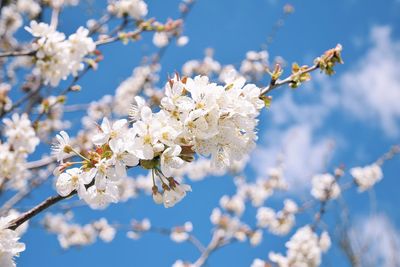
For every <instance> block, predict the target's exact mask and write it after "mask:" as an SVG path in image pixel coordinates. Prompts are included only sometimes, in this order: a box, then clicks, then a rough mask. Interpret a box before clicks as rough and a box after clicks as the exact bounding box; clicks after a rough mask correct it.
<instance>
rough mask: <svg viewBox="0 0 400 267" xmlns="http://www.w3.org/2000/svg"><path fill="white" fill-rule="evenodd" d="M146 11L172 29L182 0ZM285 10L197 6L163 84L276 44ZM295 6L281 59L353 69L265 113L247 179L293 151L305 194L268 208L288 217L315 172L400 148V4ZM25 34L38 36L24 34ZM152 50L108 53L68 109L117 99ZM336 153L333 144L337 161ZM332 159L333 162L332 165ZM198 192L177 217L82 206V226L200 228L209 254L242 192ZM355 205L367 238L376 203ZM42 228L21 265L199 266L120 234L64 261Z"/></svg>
mask: <svg viewBox="0 0 400 267" xmlns="http://www.w3.org/2000/svg"><path fill="white" fill-rule="evenodd" d="M88 2H93V3H94V2H96V3H95V4H94V5H93V6H91V7H92V8H93V10H94V14H95V16H100V8H101V7H104V4H105V3H106V1H88ZM147 3H148V5H149V15H148V17H156V18H157V19H159V20H161V21H163V20H165V19H166V18H167V17H172V18H176V17H177V16H178V11H177V6H178V4H179V1H177V0H164V1H155V0H149V1H147ZM285 3H286V2H283V1H279V0H275V1H273V0H247V1H244V0H241V1H240V0H219V1H216V0H198V3H197V4H196V6H195V7H194V9H193V11H192V13H191V14H190V15H189V17H188V19H187V22H186V24H185V34H187V35H188V36H189V38H190V42H189V44H188V45H187V46H186V47H183V48H177V47H175V46H174V45H172V47H171V49H169V50H168V52H167V54H166V55H165V57H164V58H163V59H162V62H161V63H162V65H163V68H162V70H161V72H160V80H161V81H165V79H166V77H167V76H168V74H171V73H173V72H174V71H176V70H178V71H179V70H180V69H181V66H182V64H183V63H184V62H186V61H188V60H190V59H201V58H202V57H203V55H204V49H205V48H207V47H212V48H214V50H215V58H216V59H217V60H218V61H220V62H221V63H222V64H235V65H239V64H240V62H241V60H242V59H243V58H244V56H245V53H246V51H248V50H257V49H259V48H260V46H261V44H262V43H264V42H265V40H266V37H267V36H268V34H269V33H270V31H271V27H272V25H273V24H274V23H275V21H276V20H277V19H278V18H279V16H280V15H281V12H282V7H283V5H284V4H285ZM290 3H291V4H293V5H294V7H295V13H294V14H292V15H291V16H290V17H289V18H288V19H287V20H286V21H285V25H284V27H283V28H282V29H281V30H280V31H279V32H278V34H277V36H276V39H275V41H274V42H273V43H272V44H271V45H270V49H269V51H268V52H269V54H270V57H271V58H273V57H275V56H282V57H283V58H284V59H285V60H286V61H287V62H289V63H290V62H293V61H297V62H299V63H300V64H311V62H312V60H313V58H314V57H316V56H318V55H319V54H321V53H322V52H323V51H325V50H327V49H329V48H332V47H334V46H335V45H336V44H337V43H341V44H342V45H343V47H344V51H343V58H344V61H345V64H344V65H342V66H338V67H337V74H336V75H334V76H333V77H330V78H327V77H323V76H322V75H318V74H316V75H315V79H314V80H313V81H312V82H310V83H309V84H307V85H306V86H304V87H301V88H299V89H297V90H290V89H289V88H287V87H284V88H281V89H279V90H276V92H274V93H273V96H274V100H273V104H272V107H271V109H270V110H268V111H265V112H263V114H262V115H261V124H260V133H259V136H260V140H259V146H258V148H257V149H256V151H255V152H254V153H253V155H252V159H253V160H252V162H253V163H251V164H250V166H249V168H248V169H247V174H248V176H249V177H250V179H251V178H252V177H253V178H255V177H257V175H262V174H263V173H265V171H266V166H273V162H275V159H276V156H277V153H279V152H280V151H281V150H282V147H283V146H285V148H286V153H287V156H286V168H287V173H286V175H287V178H288V180H289V182H290V183H291V184H292V187H293V189H294V188H295V189H294V190H293V191H292V192H291V193H288V194H282V195H278V196H277V197H276V198H275V199H272V200H269V201H268V202H267V205H269V206H272V207H273V208H280V207H281V199H282V197H287V196H292V197H294V198H295V199H297V200H298V201H301V200H302V199H309V198H310V197H311V196H310V195H309V184H310V181H309V180H310V176H311V175H312V174H313V173H317V172H323V171H332V169H333V168H334V167H335V166H338V165H339V164H341V163H344V164H345V165H346V167H352V166H358V165H366V164H369V163H372V162H373V161H374V160H376V159H377V158H378V157H379V156H380V155H382V154H383V153H384V152H386V151H387V150H388V149H389V147H390V145H392V144H395V143H396V142H397V143H398V142H399V136H400V108H399V107H400V105H398V103H397V102H398V99H399V97H400V75H398V74H399V67H400V63H399V62H400V27H399V25H400V2H399V1H395V0H393V1H392V0H384V1H373V0H363V1H361V0H351V1H345V0H341V1H327V0H325V1H321V0H309V1H300V0H297V1H296V0H293V1H291V2H290ZM88 10H89V9H88V4H87V3H84V4H83V5H82V7H75V8H68V9H67V10H65V12H64V13H63V14H62V19H61V21H60V26H59V30H61V31H64V32H66V33H71V32H73V31H75V29H76V28H77V27H79V26H80V25H81V24H83V21H85V19H87V17H86V16H89V15H90V12H89V11H88ZM78 14H79V16H78ZM81 14H84V16H81ZM21 36H27V35H24V34H22V33H21ZM150 40H151V39H150V36H147V37H145V38H144V39H143V41H141V42H138V43H135V44H129V45H128V46H123V45H122V44H120V43H117V44H112V45H110V46H107V47H102V48H101V50H102V52H103V54H104V56H105V59H104V61H103V62H102V63H101V64H100V67H99V69H98V70H97V71H96V72H93V73H89V74H88V75H87V76H85V78H84V79H82V81H81V83H80V85H81V86H82V87H83V90H82V92H81V93H79V95H78V94H77V95H72V96H71V97H70V98H69V100H68V101H69V102H70V103H87V102H90V101H92V100H96V99H99V98H100V97H101V96H102V95H104V94H110V93H112V92H113V91H114V90H115V88H116V87H117V86H118V84H119V83H120V82H121V81H123V80H124V79H125V78H126V77H128V76H129V75H130V74H131V72H132V68H134V67H135V66H137V65H138V64H139V63H140V58H141V57H142V56H143V55H145V54H148V53H149V52H151V51H154V50H155V48H154V47H153V45H152V44H151V42H150ZM396 100H397V101H396ZM70 120H71V121H72V122H73V123H78V122H79V120H80V115H79V114H74V115H71V118H70ZM330 144H334V149H333V150H332V151H330V150H329V145H330ZM325 158H328V159H329V160H328V163H327V164H325V163H324V159H325ZM256 162H257V164H256ZM259 162H262V163H263V164H262V166H260V164H259ZM399 164H400V159H399V158H396V159H394V160H392V161H390V162H388V163H387V164H385V165H384V169H383V170H384V179H383V180H382V181H381V182H380V183H379V184H378V185H377V186H376V187H375V189H374V194H375V195H376V199H377V208H378V213H377V214H375V215H374V216H375V218H380V219H378V220H375V221H376V223H377V224H379V223H381V222H382V221H383V222H384V223H385V225H384V226H385V227H383V228H382V229H386V230H387V229H389V228H390V229H391V230H392V231H391V232H390V234H392V235H395V236H397V237H396V238H397V239H398V240H400V213H399V212H396V203H398V202H399V200H400V197H399V194H398V186H399V182H398V179H399V173H400V172H399V170H400V169H399V166H400V165H399ZM132 175H135V173H132ZM347 179H349V177H347ZM192 188H193V192H192V193H190V194H189V195H188V196H187V198H186V199H185V200H184V201H182V202H181V203H180V204H179V205H177V206H175V207H174V208H172V209H164V208H163V207H161V206H156V205H155V204H153V201H152V199H151V198H150V197H140V198H138V199H134V200H132V201H130V202H129V203H127V204H118V205H112V206H110V207H109V208H108V209H107V210H104V211H92V210H90V209H89V208H87V207H79V208H77V210H76V215H75V219H76V221H77V222H81V223H88V222H90V221H91V220H94V219H97V218H100V217H103V216H105V217H107V218H108V219H109V220H110V221H111V222H121V223H125V224H127V223H129V221H130V219H132V218H135V219H142V218H145V217H147V218H150V220H151V221H152V224H153V225H154V226H165V227H169V226H174V225H179V224H183V223H184V222H186V221H188V220H190V221H192V222H193V225H194V234H195V235H196V236H198V237H199V239H200V240H201V241H202V242H203V243H205V244H206V243H207V242H208V241H209V238H210V230H211V227H212V225H211V223H210V221H209V215H210V213H211V210H212V209H213V207H215V206H217V205H218V201H219V198H220V197H221V196H222V195H223V194H234V190H235V187H234V185H233V180H232V177H228V176H224V177H216V178H210V179H206V180H204V181H201V182H193V184H192ZM49 194H54V190H53V189H52V188H51V184H50V183H49V184H47V185H46V186H44V187H43V188H41V189H39V190H36V191H34V193H33V195H32V197H31V198H30V199H29V200H27V201H25V202H24V203H23V204H22V206H23V207H26V206H30V205H32V204H34V203H36V202H38V201H40V200H42V199H43V198H44V197H45V196H48V195H49ZM344 197H345V199H346V202H347V204H348V205H349V208H350V210H351V211H352V214H353V215H352V217H351V220H352V221H353V222H354V225H356V227H357V229H363V226H362V225H363V223H365V221H366V218H368V216H370V215H371V210H370V200H369V195H368V193H364V194H358V193H357V192H356V190H353V189H351V190H349V191H348V192H346V193H345V194H344ZM337 209H338V205H337V204H334V203H333V204H331V205H329V211H331V213H330V214H329V215H328V216H327V217H326V220H325V222H326V223H327V224H328V225H329V226H330V230H331V233H332V236H333V238H335V237H334V230H335V225H336V224H337V222H338V212H337ZM254 215H255V210H254V209H252V208H250V209H248V210H247V211H246V213H245V216H244V218H245V221H247V222H248V223H249V224H250V225H254V223H255V220H254ZM382 218H383V219H382ZM35 221H36V222H38V220H35ZM309 221H310V214H308V213H306V214H303V215H301V216H299V218H298V220H297V225H303V224H305V223H307V222H309ZM375 221H374V222H375ZM32 224H33V225H32V226H31V228H30V229H29V231H28V233H27V234H25V235H24V236H23V238H22V241H23V242H25V243H26V245H27V250H26V251H25V252H24V253H22V254H21V256H20V257H19V258H18V260H17V262H18V264H19V266H28V267H36V266H41V267H47V266H60V267H63V266H78V267H80V266H99V267H100V266H110V265H113V266H170V265H171V264H172V263H173V262H174V261H175V260H176V259H184V260H188V261H190V260H194V259H196V258H197V256H198V252H197V251H196V250H195V249H194V248H193V247H192V246H191V245H190V244H175V243H173V242H172V241H170V240H169V238H168V237H164V236H160V235H157V234H153V233H149V234H147V235H145V236H144V237H143V238H141V239H140V240H139V241H133V240H130V239H127V238H126V237H125V233H123V232H120V233H118V235H117V238H116V239H115V240H114V241H113V242H112V243H110V244H105V243H102V242H101V241H99V242H97V243H95V244H94V245H91V246H87V247H82V248H78V249H71V250H68V251H63V250H62V249H61V248H60V246H59V245H58V241H57V238H56V236H55V235H52V234H49V233H46V232H45V231H43V229H41V228H40V227H38V224H37V223H32ZM358 225H360V226H358ZM380 225H382V224H380ZM288 238H289V237H288V236H287V237H284V238H277V237H274V236H272V235H268V234H266V235H264V241H263V243H262V244H261V245H260V246H258V247H255V248H251V246H250V245H249V244H248V243H238V244H234V245H232V246H229V247H226V248H222V249H221V250H219V251H217V252H216V253H215V254H213V255H212V256H211V258H210V260H209V266H249V265H250V264H251V262H252V260H253V259H254V258H256V257H258V258H267V254H268V251H270V250H274V251H280V252H282V251H284V243H285V242H286V241H287V239H288ZM334 241H335V240H334ZM324 261H325V264H324V265H323V266H348V265H346V264H348V263H347V262H346V261H345V259H344V256H343V254H342V253H341V252H340V251H339V250H338V249H337V248H333V249H332V250H331V251H330V252H329V253H328V254H327V255H325V256H324Z"/></svg>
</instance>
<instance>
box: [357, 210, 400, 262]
mask: <svg viewBox="0 0 400 267" xmlns="http://www.w3.org/2000/svg"><path fill="white" fill-rule="evenodd" d="M350 233H351V234H350V240H351V241H352V246H353V248H354V249H355V252H356V253H358V254H359V256H360V260H361V266H381V267H394V266H400V254H399V250H400V232H399V230H398V229H396V227H395V226H394V225H393V223H392V222H391V221H390V219H389V218H388V217H387V216H386V215H384V214H376V215H373V216H370V217H365V218H361V219H360V220H358V222H357V223H356V224H355V225H354V227H353V229H352V231H351V232H350Z"/></svg>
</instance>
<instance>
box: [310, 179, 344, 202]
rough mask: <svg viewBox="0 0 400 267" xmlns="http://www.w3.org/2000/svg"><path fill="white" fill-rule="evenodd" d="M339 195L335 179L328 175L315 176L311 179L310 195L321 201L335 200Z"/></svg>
mask: <svg viewBox="0 0 400 267" xmlns="http://www.w3.org/2000/svg"><path fill="white" fill-rule="evenodd" d="M339 194H340V187H339V185H338V184H337V182H336V180H335V177H334V176H333V175H331V174H329V173H325V174H319V175H315V176H314V177H313V178H312V189H311V195H312V196H313V197H315V198H316V199H319V200H321V201H326V200H329V199H335V198H337V197H338V196H339Z"/></svg>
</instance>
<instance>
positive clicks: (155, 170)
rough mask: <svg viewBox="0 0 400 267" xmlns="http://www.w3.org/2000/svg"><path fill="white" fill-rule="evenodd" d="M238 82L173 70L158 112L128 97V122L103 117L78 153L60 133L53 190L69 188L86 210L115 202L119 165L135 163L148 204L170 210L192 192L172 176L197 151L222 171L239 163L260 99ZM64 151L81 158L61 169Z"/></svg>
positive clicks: (122, 169)
mask: <svg viewBox="0 0 400 267" xmlns="http://www.w3.org/2000/svg"><path fill="white" fill-rule="evenodd" d="M244 83H245V80H244V79H237V80H235V81H233V82H232V83H230V84H226V85H225V86H221V85H217V84H215V83H210V82H209V80H208V78H207V77H205V76H197V77H195V78H194V79H191V78H187V77H184V78H182V79H181V78H180V77H179V76H178V75H176V76H175V77H174V78H173V79H170V80H169V81H168V82H167V84H166V86H165V97H163V98H162V99H161V106H160V110H159V111H157V112H155V113H154V112H153V111H152V110H151V108H150V107H148V106H147V105H146V103H145V100H144V99H143V98H141V97H139V96H137V97H135V102H136V103H135V105H134V106H133V107H132V109H131V112H130V116H131V119H132V121H133V124H132V126H131V127H129V125H128V121H127V120H126V119H120V120H117V121H115V122H110V121H109V120H108V119H107V118H104V119H103V122H102V123H101V125H100V126H99V131H98V133H97V134H95V135H94V136H93V137H92V142H93V144H94V145H95V146H96V149H95V150H94V151H89V152H85V153H83V154H84V155H82V154H81V153H80V152H78V151H77V150H76V149H74V148H73V147H72V146H71V144H70V140H69V137H68V135H67V134H66V133H65V132H62V133H61V134H60V135H59V136H58V144H56V146H55V147H54V153H55V154H56V155H57V158H58V160H59V161H60V162H61V165H60V167H59V168H58V170H59V171H61V172H62V173H61V174H60V175H59V177H58V179H57V183H56V187H57V191H58V193H59V194H60V195H62V196H68V195H69V194H71V193H72V192H74V191H75V190H76V192H77V193H78V195H79V197H80V198H82V199H84V200H85V201H86V202H87V203H88V204H89V205H90V206H91V207H93V208H102V207H105V206H107V204H108V203H110V202H118V200H119V192H118V191H119V190H118V187H117V183H118V181H119V180H120V179H121V178H124V177H126V176H127V171H126V169H127V168H130V167H134V166H137V165H140V166H141V167H143V168H144V169H148V170H150V172H151V174H152V178H153V187H152V193H153V198H154V201H155V202H156V203H164V206H165V207H172V206H173V205H175V203H177V202H179V201H180V200H181V199H182V198H183V197H184V196H185V195H186V192H187V191H190V190H191V188H190V186H189V185H186V184H180V183H179V182H178V181H177V180H176V179H174V178H173V177H172V175H173V174H174V171H175V170H176V169H179V168H182V167H183V166H184V165H186V164H188V163H189V162H191V161H193V160H194V158H195V155H196V154H197V155H199V156H206V157H210V158H211V164H212V166H214V167H217V168H224V167H227V166H231V165H233V164H235V162H237V161H241V160H242V159H243V158H245V157H246V156H247V154H248V153H249V152H250V151H251V150H252V148H253V147H254V145H255V140H256V139H257V134H256V126H257V123H258V120H257V116H258V114H259V111H260V109H261V108H262V107H263V101H262V100H260V98H259V97H260V89H259V88H258V87H256V86H255V85H251V84H248V85H244ZM71 153H72V154H75V155H78V156H80V157H81V158H82V159H83V160H84V164H83V165H82V166H81V167H79V168H77V167H75V168H69V169H67V170H66V171H65V172H64V170H65V169H66V168H68V167H70V166H71V165H73V164H74V163H69V162H66V163H63V162H62V160H63V158H64V157H65V156H67V155H68V154H71ZM155 176H157V178H158V179H157V181H156V179H155ZM158 186H160V187H161V189H162V193H160V191H159V187H158Z"/></svg>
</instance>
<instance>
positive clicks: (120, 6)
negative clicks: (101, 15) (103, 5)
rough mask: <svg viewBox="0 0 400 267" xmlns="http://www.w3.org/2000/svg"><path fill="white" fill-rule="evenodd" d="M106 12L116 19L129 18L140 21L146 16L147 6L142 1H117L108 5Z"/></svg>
mask: <svg viewBox="0 0 400 267" xmlns="http://www.w3.org/2000/svg"><path fill="white" fill-rule="evenodd" d="M107 9H108V12H110V13H111V14H115V15H116V16H117V17H120V18H121V17H124V16H130V17H132V18H134V19H136V20H140V19H142V18H143V17H145V16H146V15H147V12H148V10H147V4H146V3H145V2H144V1H142V0H117V1H112V2H111V3H109V5H108V7H107Z"/></svg>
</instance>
